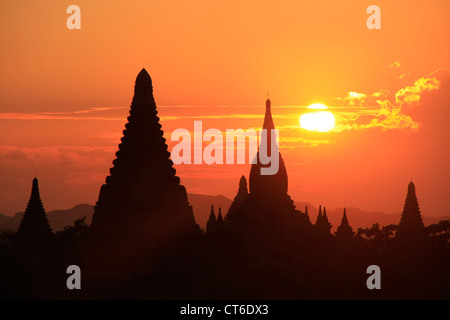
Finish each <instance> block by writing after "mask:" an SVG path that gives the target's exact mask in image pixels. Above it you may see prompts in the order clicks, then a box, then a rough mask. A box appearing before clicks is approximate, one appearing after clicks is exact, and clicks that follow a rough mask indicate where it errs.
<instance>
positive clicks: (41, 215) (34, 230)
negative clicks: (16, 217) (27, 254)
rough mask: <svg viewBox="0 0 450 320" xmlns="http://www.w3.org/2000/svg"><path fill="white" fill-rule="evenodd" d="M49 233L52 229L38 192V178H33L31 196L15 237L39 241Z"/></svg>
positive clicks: (46, 237)
mask: <svg viewBox="0 0 450 320" xmlns="http://www.w3.org/2000/svg"><path fill="white" fill-rule="evenodd" d="M51 235H52V229H51V228H50V225H49V223H48V219H47V214H46V213H45V210H44V205H43V204H42V200H41V196H40V194H39V184H38V179H37V178H34V179H33V185H32V188H31V196H30V199H29V201H28V205H27V208H26V209H25V213H24V215H23V218H22V221H21V223H20V226H19V230H18V231H17V237H18V238H19V239H21V240H30V241H41V240H45V239H48V238H49V237H50V236H51Z"/></svg>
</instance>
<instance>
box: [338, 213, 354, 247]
mask: <svg viewBox="0 0 450 320" xmlns="http://www.w3.org/2000/svg"><path fill="white" fill-rule="evenodd" d="M353 235H354V232H353V228H352V227H351V226H350V224H349V223H348V219H347V211H346V208H344V214H343V215H342V220H341V224H340V225H339V227H338V228H337V230H336V237H338V238H342V239H344V238H346V239H349V238H351V237H353Z"/></svg>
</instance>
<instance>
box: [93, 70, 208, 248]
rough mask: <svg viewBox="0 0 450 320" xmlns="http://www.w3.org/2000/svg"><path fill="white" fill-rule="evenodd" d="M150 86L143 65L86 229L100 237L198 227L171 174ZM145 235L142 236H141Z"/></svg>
mask: <svg viewBox="0 0 450 320" xmlns="http://www.w3.org/2000/svg"><path fill="white" fill-rule="evenodd" d="M157 113H158V112H157V110H156V103H155V100H154V98H153V85H152V79H151V78H150V75H149V74H148V73H147V71H146V70H145V69H142V70H141V72H140V73H139V74H138V76H137V78H136V82H135V86H134V97H133V100H132V103H131V108H130V115H129V117H128V123H127V124H126V125H125V130H124V131H123V137H122V139H121V143H120V144H119V150H118V151H117V152H116V159H115V160H114V161H113V165H114V166H113V168H111V169H110V175H109V176H108V177H107V178H106V183H105V184H104V185H103V186H102V187H101V189H100V194H99V198H98V201H97V204H96V206H95V213H94V216H93V220H92V225H91V230H92V233H93V234H99V233H101V234H102V238H108V236H105V234H108V235H109V237H110V238H117V237H118V234H120V235H122V236H123V237H124V238H125V239H127V238H135V239H139V242H140V243H145V242H148V239H149V238H152V237H153V238H154V237H158V235H162V234H164V235H165V236H168V235H173V236H176V235H180V234H185V233H195V232H197V231H199V230H200V229H199V227H198V225H197V224H196V223H195V220H194V215H193V212H192V206H190V205H189V202H188V199H187V194H186V189H185V187H184V186H182V185H181V184H180V178H178V177H177V176H176V175H175V169H174V168H173V162H172V160H170V158H169V157H170V152H169V151H168V147H167V144H166V139H165V138H164V137H163V135H164V132H163V131H162V130H161V124H160V123H159V117H158V116H157ZM142 239H147V241H142Z"/></svg>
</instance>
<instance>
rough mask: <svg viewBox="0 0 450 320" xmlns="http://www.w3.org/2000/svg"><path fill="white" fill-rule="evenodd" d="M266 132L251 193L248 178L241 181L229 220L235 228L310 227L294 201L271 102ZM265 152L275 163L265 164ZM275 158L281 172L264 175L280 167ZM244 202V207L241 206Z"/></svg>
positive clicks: (252, 172)
mask: <svg viewBox="0 0 450 320" xmlns="http://www.w3.org/2000/svg"><path fill="white" fill-rule="evenodd" d="M263 129H264V131H263V132H262V134H261V140H260V144H259V148H258V152H257V154H256V158H255V161H254V163H253V164H252V166H251V169H250V177H249V185H250V186H249V187H250V188H249V189H250V193H248V195H245V192H246V190H244V188H245V189H246V183H245V178H241V182H240V186H239V192H238V195H237V196H236V198H235V200H234V202H233V204H232V206H231V207H230V210H229V214H228V215H227V217H226V221H227V222H228V223H230V224H232V225H239V226H243V225H251V226H255V225H260V226H264V227H265V228H266V227H267V228H272V229H273V227H274V226H279V227H281V228H286V227H287V226H289V227H290V226H293V225H296V224H305V225H306V224H308V219H307V218H306V216H305V214H304V213H301V212H300V211H298V210H296V209H295V205H294V201H293V200H292V199H291V197H290V196H289V194H288V177H287V171H286V167H285V165H284V161H283V158H282V156H281V153H280V152H279V148H278V145H277V141H276V139H275V138H276V134H275V125H274V122H273V118H272V111H271V101H270V100H269V99H267V100H266V111H265V116H264V122H263ZM264 149H266V150H265V151H266V154H267V156H268V157H270V160H271V161H270V162H269V163H267V164H263V162H266V161H261V157H260V153H261V152H262V151H263V150H264ZM275 152H276V153H277V155H276V154H274V153H275ZM262 154H264V152H262ZM277 158H278V159H277ZM274 159H275V160H278V170H277V171H275V172H274V174H264V173H263V172H262V170H261V169H263V168H269V167H272V169H273V168H274V166H275V167H276V164H275V163H274V162H276V161H274ZM244 198H245V200H244V201H242V199H244ZM241 201H242V205H239V203H241ZM299 213H300V214H299ZM244 229H245V228H244Z"/></svg>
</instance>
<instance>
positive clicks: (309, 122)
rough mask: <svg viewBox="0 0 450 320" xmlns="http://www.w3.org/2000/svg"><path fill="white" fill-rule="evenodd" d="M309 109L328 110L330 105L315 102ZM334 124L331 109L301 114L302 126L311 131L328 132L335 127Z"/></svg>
mask: <svg viewBox="0 0 450 320" xmlns="http://www.w3.org/2000/svg"><path fill="white" fill-rule="evenodd" d="M308 109H314V110H326V109H328V107H327V106H325V105H323V104H320V103H314V104H312V105H310V106H309V107H308ZM334 124H335V119H334V115H333V113H331V112H330V111H314V112H308V113H304V114H302V115H301V116H300V127H302V128H303V129H306V130H309V131H319V132H328V131H330V130H331V129H333V127H334Z"/></svg>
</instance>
